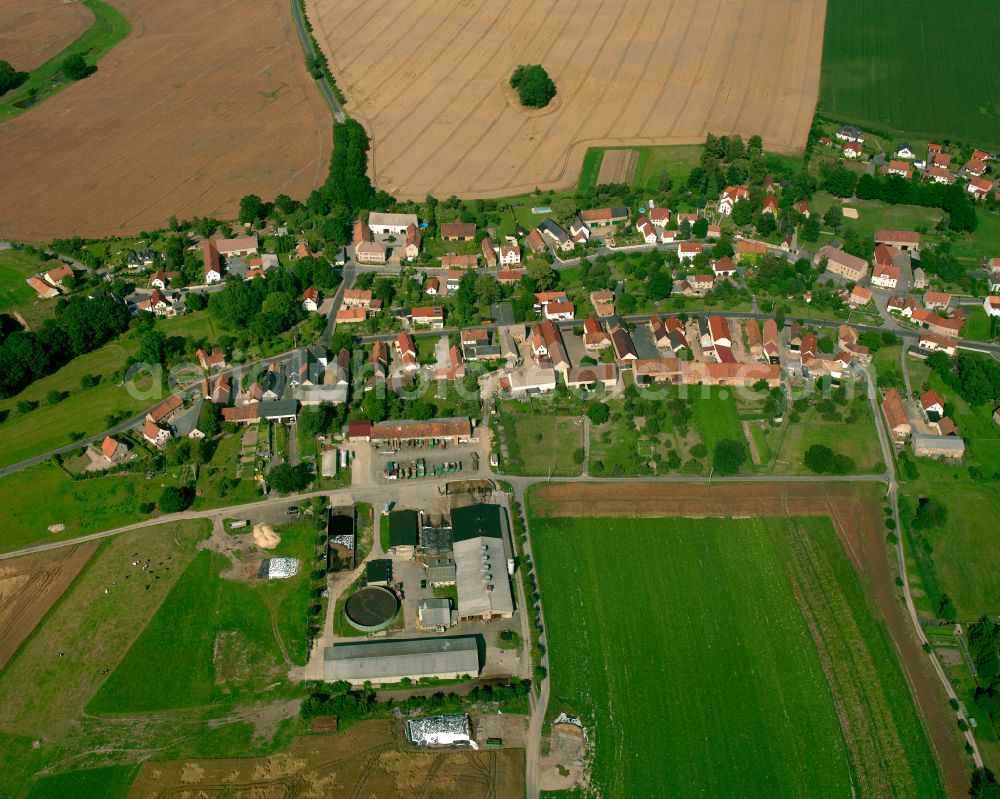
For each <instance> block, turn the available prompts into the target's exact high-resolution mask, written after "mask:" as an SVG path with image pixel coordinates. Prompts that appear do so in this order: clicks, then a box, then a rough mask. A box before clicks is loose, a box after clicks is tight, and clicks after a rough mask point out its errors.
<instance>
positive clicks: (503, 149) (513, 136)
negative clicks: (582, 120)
mask: <svg viewBox="0 0 1000 799" xmlns="http://www.w3.org/2000/svg"><path fill="white" fill-rule="evenodd" d="M604 3H605V0H601V4H600V6H598V8H597V11H596V12H595V14H594V16H593V17H591V18H590V22H588V23H587V29H586V31H585V32H584V35H583V36H580V37H579V38H578V39H577V42H576V45H575V46H574V47H573V51H572V53H570V57H569V58H568V59H567V62H566V64H564V65H563V67H562V69H560V70H559V73H558V74H557V75H556V77H555V78H554V79H553V80H554V81H558V80H560V79H561V78H562V75H563V73H564V72H565V71H566V70H567V69H568V68H569V65H570V63H572V61H573V58H574V57H575V56H576V53H577V51H578V50H579V49H580V45H581V44H582V43H583V42H584V41H586V39H587V38H588V36H589V35H590V31H591V28H593V27H594V23H595V22H596V21H597V19H598V17H600V15H601V11H603V10H604ZM578 6H579V0H578V2H577V7H578ZM553 7H554V6H553ZM546 19H548V16H547V15H546ZM539 30H541V27H540V28H539ZM563 30H565V28H563ZM560 35H561V32H560ZM557 42H558V39H557V40H556V42H554V43H553V45H552V47H553V48H554V47H555V44H556V43H557ZM525 52H527V49H525V50H523V51H522V59H521V60H522V62H523V54H524V53H525ZM588 74H589V70H588ZM585 77H586V76H585ZM581 85H582V84H581ZM579 90H580V87H577V89H576V91H574V92H573V95H572V96H571V97H570V102H571V101H572V99H573V98H574V97H576V95H577V94H578V93H579ZM497 119H499V116H498V117H497ZM531 120H532V117H529V118H527V119H525V120H523V121H522V122H521V124H520V125H518V126H517V129H516V130H515V131H514V132H513V133H512V134H511V135H510V136H509V137H508V138H507V141H506V142H505V143H504V145H503V147H501V148H500V149H498V150H497V151H496V153H497V158H499V157H500V156H501V155H502V154H503V153H505V152H507V150H508V149H509V148H510V146H511V144H512V143H513V142H514V141H516V140H517V138H518V136H520V135H521V131H523V130H524V129H525V128H526V127H527V126H528V124H529V123H530V122H531ZM495 123H496V120H494V124H495ZM492 127H493V125H490V128H491V129H492ZM486 133H489V131H486ZM486 133H484V134H483V135H482V136H481V137H480V138H479V139H478V140H477V142H476V144H477V145H479V144H481V143H482V140H483V139H484V138H485V137H486ZM494 166H495V163H493V162H491V163H488V164H487V165H486V166H485V167H483V170H482V171H481V172H480V173H479V174H478V175H476V177H475V178H474V179H473V180H472V181H471V182H472V183H473V184H476V183H478V182H479V181H480V180H482V179H483V177H485V175H486V173H487V172H489V171H490V170H491V169H492V168H493V167H494ZM440 183H441V181H438V183H437V184H435V185H439V184H440ZM509 185H510V181H508V182H507V183H506V184H504V186H502V187H500V189H497V190H498V191H500V190H501V189H502V188H506V187H507V186H509Z"/></svg>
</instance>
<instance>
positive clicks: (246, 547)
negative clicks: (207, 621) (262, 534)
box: [198, 519, 281, 645]
mask: <svg viewBox="0 0 1000 799" xmlns="http://www.w3.org/2000/svg"><path fill="white" fill-rule="evenodd" d="M254 529H255V530H256V528H254ZM272 535H275V537H276V538H277V535H276V534H274V533H272ZM278 541H279V542H280V541H281V539H280V538H278ZM275 546H277V543H275ZM198 548H199V549H208V550H210V551H212V552H216V553H218V554H219V555H225V556H226V558H228V559H229V568H227V569H226V570H225V571H223V572H222V573H221V574H220V575H219V576H220V577H222V578H223V579H226V580H234V581H236V582H241V583H248V582H251V581H253V580H255V579H256V577H257V572H258V570H259V569H260V562H261V558H262V557H263V556H264V553H263V552H262V551H261V549H260V547H259V546H258V544H257V535H256V533H255V532H253V531H250V532H246V533H242V534H241V535H230V534H229V533H227V532H226V528H225V525H224V524H223V523H222V520H221V519H214V520H213V521H212V535H211V536H209V537H208V538H206V539H204V540H203V541H200V542H199V543H198ZM216 644H217V645H218V642H216Z"/></svg>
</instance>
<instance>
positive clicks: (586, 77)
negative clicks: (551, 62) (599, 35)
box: [504, 0, 625, 188]
mask: <svg viewBox="0 0 1000 799" xmlns="http://www.w3.org/2000/svg"><path fill="white" fill-rule="evenodd" d="M603 9H604V2H603V0H602V2H601V10H603ZM624 14H625V3H622V4H621V8H619V10H618V16H617V17H615V21H614V23H613V24H612V25H609V26H608V32H607V33H606V34H605V35H604V38H603V39H602V40H601V44H600V46H598V47H595V48H594V57H593V58H592V59H591V60H590V64H588V65H587V69H586V70H585V71H584V73H583V78H582V79H581V80H580V83H579V84H578V85H577V87H576V89H575V91H574V92H573V95H572V96H571V97H570V99H569V101H568V102H569V103H572V102H573V100H574V99H576V97H577V95H578V94H580V92H581V91H582V90H583V87H584V86H585V85H586V83H587V81H588V80H589V79H590V73H591V72H593V71H594V65H595V64H597V62H598V60H599V59H600V57H601V54H602V53H603V52H604V45H606V44H607V43H608V39H610V38H611V34H612V33H614V31H615V29H616V28H617V27H618V23H620V22H621V19H622V16H623V15H624ZM599 15H600V12H598V14H596V15H595V16H594V19H595V20H596V19H597V17H598V16H599ZM591 24H593V21H592V23H591ZM587 32H588V33H589V32H590V26H588V28H587ZM586 38H587V37H586V36H584V37H582V38H581V39H580V42H578V44H577V46H579V44H582V42H583V41H584V39H586ZM556 121H557V122H558V119H557V120H556ZM554 126H555V123H553V124H551V125H549V127H548V128H547V129H546V130H545V133H544V134H543V135H541V136H539V137H538V144H536V145H535V147H534V149H532V151H531V152H530V153H529V154H528V156H527V157H526V158H525V159H524V160H523V161H521V163H520V164H519V165H518V167H517V168H516V169H514V170H512V172H511V177H510V178H508V179H507V182H506V183H504V188H509V187H510V185H511V183H513V182H514V176H516V175H519V174H520V173H521V170H523V169H524V167H525V165H526V164H527V163H528V162H529V161H530V160H531V159H532V158H533V157H534V155H535V153H537V152H538V150H539V149H540V148H541V146H542V144H543V143H544V141H545V138H546V136H547V135H548V134H549V132H551V130H552V128H553V127H554ZM523 127H524V126H523V125H522V128H523ZM512 141H513V138H512V139H511V140H510V141H508V142H507V144H506V145H505V147H504V149H505V150H506V149H507V147H509V146H510V144H511V142H512Z"/></svg>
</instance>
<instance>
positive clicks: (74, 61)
mask: <svg viewBox="0 0 1000 799" xmlns="http://www.w3.org/2000/svg"><path fill="white" fill-rule="evenodd" d="M62 71H63V74H64V75H65V76H66V77H67V78H69V79H70V80H83V79H84V78H86V77H87V76H88V75H93V74H94V73H95V72H97V67H95V66H91V65H90V64H88V63H87V62H86V61H84V60H83V56H82V55H80V54H79V53H73V55H70V56H66V58H65V59H64V60H63V62H62Z"/></svg>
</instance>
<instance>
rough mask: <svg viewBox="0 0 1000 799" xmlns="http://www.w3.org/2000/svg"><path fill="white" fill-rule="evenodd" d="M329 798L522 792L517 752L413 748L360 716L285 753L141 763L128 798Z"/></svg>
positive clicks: (472, 798)
mask: <svg viewBox="0 0 1000 799" xmlns="http://www.w3.org/2000/svg"><path fill="white" fill-rule="evenodd" d="M184 792H189V793H188V794H187V795H188V796H190V797H196V796H206V797H215V796H246V797H254V799H324V798H325V797H330V796H354V797H379V799H383V797H385V798H386V799H391V798H392V797H399V799H409V798H410V797H414V796H421V797H425V796H426V797H431V796H433V797H440V798H441V799H479V797H482V799H486V797H504V799H507V798H508V797H509V798H510V799H519V797H523V796H524V750H522V749H501V750H492V749H491V750H489V751H480V752H475V751H471V750H468V749H434V750H420V751H417V750H414V749H413V748H412V747H409V746H407V745H405V744H404V743H401V740H400V738H399V736H398V733H397V731H395V730H394V726H393V723H392V722H391V721H366V722H361V723H360V724H356V725H354V726H353V727H351V728H350V729H349V730H347V731H346V732H342V733H337V734H335V735H310V736H307V737H302V738H296V739H295V741H293V743H292V746H291V748H290V749H289V750H288V751H287V752H279V753H277V754H274V755H270V756H268V757H257V758H247V759H225V760H222V759H201V760H183V761H181V760H176V761H168V762H149V763H146V764H145V765H143V767H142V769H141V770H140V772H139V776H138V777H137V778H136V781H135V783H133V785H132V790H131V792H130V793H129V797H130V799H161V798H163V799H166V797H177V796H181V795H183V794H184Z"/></svg>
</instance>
